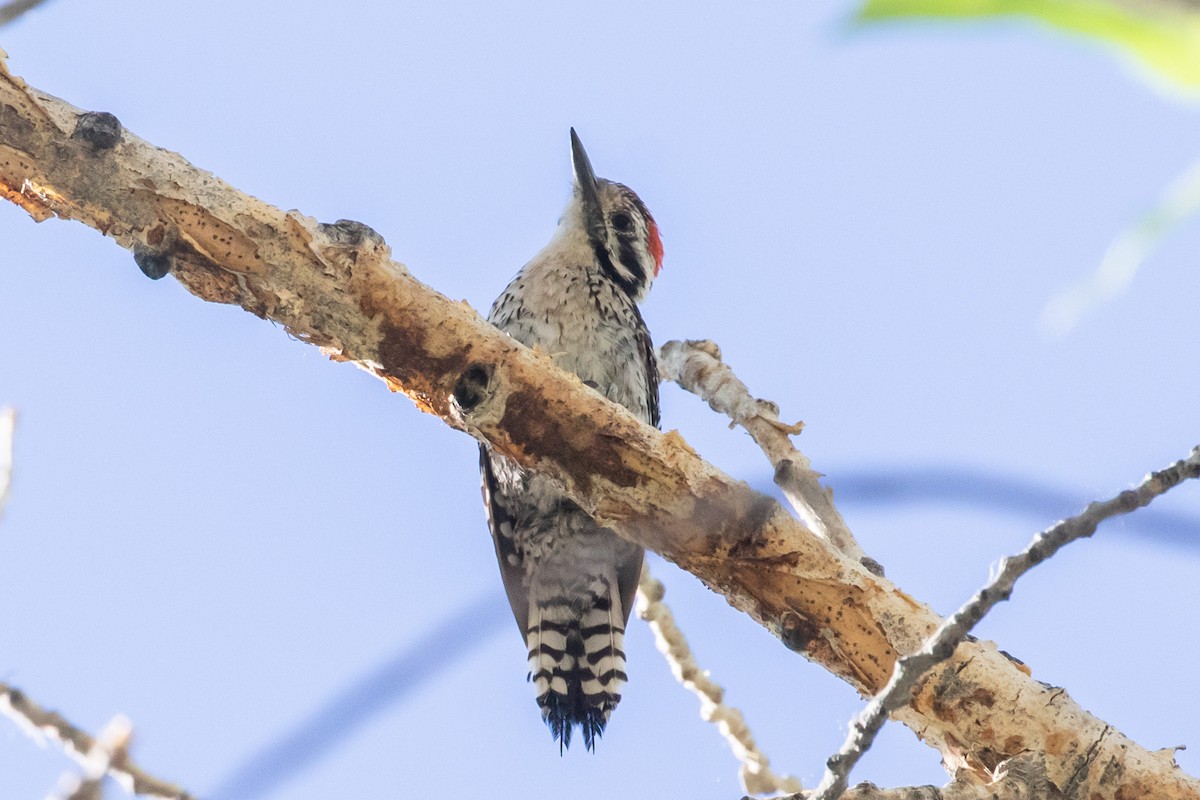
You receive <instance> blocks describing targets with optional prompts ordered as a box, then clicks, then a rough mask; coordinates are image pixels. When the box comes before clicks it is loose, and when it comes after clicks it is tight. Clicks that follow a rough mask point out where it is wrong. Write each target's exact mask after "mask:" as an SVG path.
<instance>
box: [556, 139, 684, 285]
mask: <svg viewBox="0 0 1200 800" xmlns="http://www.w3.org/2000/svg"><path fill="white" fill-rule="evenodd" d="M571 158H572V161H573V162H574V166H575V196H574V197H573V198H572V200H571V205H570V206H569V207H568V210H567V213H568V214H572V213H573V214H578V215H579V220H578V222H579V223H580V226H581V227H582V228H583V229H584V230H585V231H586V232H587V237H588V242H589V243H590V245H591V247H592V251H593V253H594V254H595V256H596V260H597V262H598V263H599V264H600V268H601V270H602V271H603V273H604V274H605V275H606V276H607V277H608V278H610V279H611V280H612V281H613V282H614V283H615V284H617V285H618V286H620V287H621V289H622V290H623V291H624V292H625V293H626V294H628V295H629V296H630V297H631V298H632V299H633V301H634V302H635V303H640V302H641V301H642V300H643V299H644V298H645V296H646V293H647V292H648V291H650V284H651V283H653V282H654V279H655V278H656V277H657V276H658V271H659V270H660V269H662V260H663V246H662V238H661V237H660V236H659V233H658V225H657V224H656V223H655V222H654V217H652V216H650V211H649V209H647V208H646V204H645V203H643V202H642V201H641V198H639V197H638V196H637V194H635V193H634V191H633V190H632V189H630V188H629V187H628V186H625V185H624V184H620V183H615V182H613V181H606V180H604V179H603V178H597V177H596V175H595V173H594V172H592V164H591V161H589V160H588V156H587V153H586V152H585V151H584V149H583V144H582V143H581V142H580V141H579V137H578V136H577V135H576V134H575V130H574V129H572V130H571Z"/></svg>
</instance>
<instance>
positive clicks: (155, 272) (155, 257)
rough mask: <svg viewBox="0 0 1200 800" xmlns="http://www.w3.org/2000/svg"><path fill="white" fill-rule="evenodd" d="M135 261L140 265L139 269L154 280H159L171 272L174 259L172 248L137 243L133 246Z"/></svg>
mask: <svg viewBox="0 0 1200 800" xmlns="http://www.w3.org/2000/svg"><path fill="white" fill-rule="evenodd" d="M133 262H134V263H135V264H137V265H138V269H140V270H141V271H142V274H143V275H145V276H146V277H147V278H149V279H150V280H152V281H157V280H160V279H162V278H165V277H166V276H167V275H168V274H169V273H170V272H171V266H172V264H173V262H174V259H173V256H172V254H171V251H170V250H163V249H161V248H156V247H150V246H148V245H144V244H135V245H134V246H133Z"/></svg>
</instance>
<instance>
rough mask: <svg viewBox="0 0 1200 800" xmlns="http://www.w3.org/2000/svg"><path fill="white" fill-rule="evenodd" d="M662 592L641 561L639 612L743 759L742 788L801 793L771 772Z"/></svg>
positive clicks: (705, 715)
mask: <svg viewBox="0 0 1200 800" xmlns="http://www.w3.org/2000/svg"><path fill="white" fill-rule="evenodd" d="M666 591H667V590H666V587H664V586H663V584H662V581H660V580H658V579H657V578H655V577H654V576H653V575H651V574H650V568H649V567H648V566H646V565H645V564H643V565H642V577H641V580H640V581H639V582H638V593H637V607H638V616H639V617H641V618H642V619H644V620H645V621H646V622H647V623H649V625H650V630H651V631H653V633H654V643H655V645H656V646H657V647H658V651H659V652H660V653H662V654H663V658H665V659H666V661H667V664H668V665H669V666H670V667H671V674H673V675H674V676H675V680H677V681H679V682H680V683H681V684H682V685H683V687H684V688H685V689H687V690H688V691H690V692H691V693H692V694H694V695H696V697H697V699H699V700H700V716H701V718H702V719H704V720H705V721H706V722H711V723H713V724H714V725H716V726H717V728H718V729H719V730H720V731H721V736H723V737H724V738H725V742H726V743H727V744H728V745H729V749H730V750H732V751H733V755H734V757H735V758H737V760H738V761H740V762H741V764H742V768H741V770H740V771H739V772H738V777H739V778H741V781H742V788H743V789H745V790H746V791H747V792H750V793H751V794H779V793H781V792H799V791H800V790H801V788H802V787H801V785H800V781H799V780H797V779H796V778H793V777H792V776H791V775H776V774H775V772H774V771H773V770H772V769H771V763H770V760H769V759H768V758H767V756H766V754H765V753H763V751H761V750H759V749H758V745H757V744H756V743H755V741H754V736H753V734H751V733H750V727H749V726H748V725H747V724H746V719H745V717H743V716H742V712H741V711H739V710H738V709H737V708H734V707H733V706H731V705H728V704H726V703H725V690H724V689H722V688H721V687H720V686H718V685H717V684H716V683H714V682H713V681H712V679H711V678H710V677H709V674H708V671H707V670H702V669H700V665H699V664H697V663H696V659H695V657H694V656H693V655H692V649H691V648H690V647H689V646H688V643H687V638H686V637H685V636H684V635H683V631H681V630H679V626H678V625H676V624H675V617H674V615H673V614H671V609H670V608H668V607H667V604H666V603H664V602H663V597H664V596H665V595H666Z"/></svg>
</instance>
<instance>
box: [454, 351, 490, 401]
mask: <svg viewBox="0 0 1200 800" xmlns="http://www.w3.org/2000/svg"><path fill="white" fill-rule="evenodd" d="M491 380H492V368H491V367H490V366H489V365H487V364H479V363H475V364H471V365H470V366H469V367H467V368H466V369H465V370H463V373H462V374H461V375H459V376H458V380H457V381H455V382H454V400H455V401H456V402H457V403H458V405H459V408H461V409H462V410H463V411H467V412H470V411H473V410H474V409H475V408H476V407H477V406H478V405H479V404H480V403H482V402H483V400H484V398H485V397H487V390H488V384H489V383H491Z"/></svg>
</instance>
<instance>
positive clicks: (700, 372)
mask: <svg viewBox="0 0 1200 800" xmlns="http://www.w3.org/2000/svg"><path fill="white" fill-rule="evenodd" d="M658 371H659V374H660V376H661V377H662V379H663V380H668V381H673V382H675V383H678V384H679V385H680V386H681V387H683V388H684V389H686V390H687V391H689V392H692V393H693V394H696V395H698V396H699V397H700V398H701V399H703V400H706V401H707V402H708V405H709V406H710V407H711V408H712V409H713V411H716V412H717V413H719V414H725V415H726V416H728V417H729V418H730V419H731V420H733V424H731V425H730V427H733V425H741V426H742V427H743V428H745V429H746V432H747V433H749V434H750V436H751V437H752V438H753V439H754V441H755V443H757V444H758V446H759V447H760V448H762V451H763V453H765V454H766V456H767V458H768V459H770V461H771V465H772V466H774V467H775V483H776V485H777V486H779V488H780V489H781V490H782V491H783V494H784V496H785V497H787V499H788V502H789V503H791V504H792V507H793V508H795V509H796V513H797V514H799V515H800V519H801V520H802V521H803V522H804V524H805V525H806V526H807V527H808V529H809V530H811V531H812V532H813V533H815V534H817V535H818V536H820V537H822V538H824V539H826V540H827V541H828V542H829V543H830V544H832V545H833V546H834V547H835V548H837V549H838V550H839V551H840V552H841V553H842V554H843V555H845V556H846V557H848V558H851V559H853V560H854V561H857V562H859V563H861V564H863V565H864V566H866V567H867V568H868V569H870V570H871V571H872V572H874V573H875V574H877V575H882V574H883V570H882V569H881V568H880V567H879V564H878V563H877V562H876V561H874V559H870V558H867V557H866V555H865V554H864V553H863V550H862V548H861V547H859V545H858V542H857V541H855V539H854V536H853V534H851V533H850V529H849V528H848V527H847V526H846V522H845V521H844V520H843V519H842V515H841V514H839V513H838V510H837V508H836V507H834V505H833V493H832V492H830V491H829V490H828V489H826V488H825V487H824V486H822V485H821V477H822V475H821V473H819V472H817V471H815V470H814V469H813V468H812V464H810V463H809V460H808V459H807V458H806V457H805V456H804V454H803V453H801V452H800V451H799V450H797V449H796V447H795V445H793V444H792V440H791V437H792V436H794V435H796V434H798V433H800V430H801V429H802V428H803V427H804V424H803V423H796V424H794V425H789V424H787V423H785V422H782V421H781V420H780V419H779V406H778V405H776V404H775V403H773V402H771V401H770V400H760V399H758V398H755V397H753V396H752V395H751V394H750V390H749V389H747V388H746V384H744V383H742V382H741V381H740V380H738V377H737V376H736V375H734V374H733V370H731V369H730V368H729V367H728V366H727V365H726V364H725V363H724V362H723V361H721V350H720V348H719V347H717V345H716V344H715V343H713V342H710V341H708V340H705V339H689V340H686V341H671V342H667V343H666V344H664V345H663V346H662V347H661V348H660V349H659V356H658Z"/></svg>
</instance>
